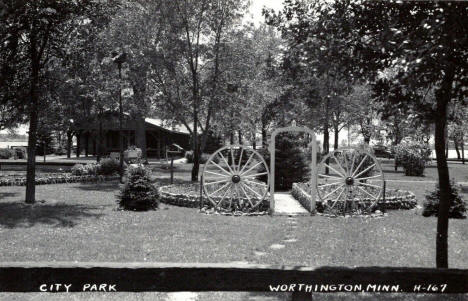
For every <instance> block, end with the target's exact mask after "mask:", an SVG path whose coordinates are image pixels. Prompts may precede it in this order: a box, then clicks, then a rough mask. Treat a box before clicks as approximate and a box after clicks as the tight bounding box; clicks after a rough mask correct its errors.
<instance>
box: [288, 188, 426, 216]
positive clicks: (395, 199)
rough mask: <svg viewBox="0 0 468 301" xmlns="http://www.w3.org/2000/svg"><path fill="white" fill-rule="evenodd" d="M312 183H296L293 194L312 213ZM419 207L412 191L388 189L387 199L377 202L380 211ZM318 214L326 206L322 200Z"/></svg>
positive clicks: (319, 201)
mask: <svg viewBox="0 0 468 301" xmlns="http://www.w3.org/2000/svg"><path fill="white" fill-rule="evenodd" d="M310 185H311V184H310V183H294V184H293V187H292V191H291V194H292V195H293V197H294V198H295V199H296V200H298V201H299V202H300V203H301V204H302V206H304V208H306V209H307V210H309V211H311V207H310V202H311V199H312V197H311V193H310V191H311V187H310ZM373 201H374V200H371V199H367V198H363V199H359V200H358V202H360V203H366V204H367V203H371V202H373ZM416 205H417V200H416V196H415V195H414V193H412V192H411V191H405V190H399V189H388V188H387V190H386V191H385V198H384V197H383V196H381V197H380V198H379V200H378V201H377V206H376V208H378V209H380V210H397V209H413V208H415V207H416ZM315 207H316V210H317V212H323V211H324V210H325V206H324V204H323V202H322V201H321V200H320V199H317V200H316V206H315Z"/></svg>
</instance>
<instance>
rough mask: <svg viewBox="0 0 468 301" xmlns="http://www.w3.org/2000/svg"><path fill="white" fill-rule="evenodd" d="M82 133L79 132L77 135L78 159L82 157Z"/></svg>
mask: <svg viewBox="0 0 468 301" xmlns="http://www.w3.org/2000/svg"><path fill="white" fill-rule="evenodd" d="M80 146H81V131H78V133H77V134H76V157H77V158H79V157H80V152H81V147H80Z"/></svg>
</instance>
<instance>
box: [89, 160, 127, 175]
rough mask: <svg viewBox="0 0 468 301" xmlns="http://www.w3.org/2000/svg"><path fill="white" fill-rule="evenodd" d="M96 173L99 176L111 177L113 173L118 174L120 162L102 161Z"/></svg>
mask: <svg viewBox="0 0 468 301" xmlns="http://www.w3.org/2000/svg"><path fill="white" fill-rule="evenodd" d="M124 168H125V165H124ZM96 171H97V173H98V174H100V175H105V176H109V175H113V174H114V173H118V172H119V171H120V162H119V161H117V160H115V159H112V158H106V159H102V160H101V162H100V163H99V167H98V168H97V170H96Z"/></svg>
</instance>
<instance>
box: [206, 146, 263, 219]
mask: <svg viewBox="0 0 468 301" xmlns="http://www.w3.org/2000/svg"><path fill="white" fill-rule="evenodd" d="M269 183H270V177H269V171H268V165H267V163H266V162H265V160H264V159H263V157H262V156H261V155H260V154H259V153H258V152H257V151H255V150H254V149H251V148H246V147H245V146H242V145H231V146H225V147H222V148H220V149H218V150H217V151H216V152H215V153H213V154H212V155H211V156H210V157H209V158H208V161H207V162H206V164H205V166H204V168H203V178H202V186H203V192H204V193H205V195H206V198H207V199H208V200H209V201H210V202H211V203H212V204H213V206H214V207H215V208H217V209H219V208H225V207H226V205H228V207H227V208H229V209H232V205H233V201H234V200H236V201H237V202H238V204H240V205H242V206H243V207H244V208H248V209H249V211H251V210H253V209H255V208H257V207H258V206H259V205H260V204H261V203H262V201H263V200H264V199H265V197H266V196H267V194H268V187H269Z"/></svg>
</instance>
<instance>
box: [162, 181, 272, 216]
mask: <svg viewBox="0 0 468 301" xmlns="http://www.w3.org/2000/svg"><path fill="white" fill-rule="evenodd" d="M159 197H160V200H161V202H162V203H166V204H170V205H175V206H181V207H189V208H200V207H203V208H204V210H205V211H206V212H207V213H208V211H207V209H211V208H213V207H214V206H213V204H212V203H211V202H210V200H208V199H207V198H206V196H205V195H203V198H201V197H200V184H174V185H167V186H161V187H160V188H159ZM211 198H212V199H213V200H214V201H215V202H218V201H220V200H221V198H222V196H212V197H211ZM229 205H231V208H229ZM249 206H250V203H249V201H248V199H247V198H232V199H231V200H230V199H229V196H226V197H225V199H224V201H223V204H222V206H221V208H220V209H221V210H230V211H245V212H247V211H249V209H250V208H249ZM269 206H270V202H269V201H268V198H267V199H265V200H263V201H262V203H261V204H260V205H259V206H257V208H255V211H260V212H266V211H267V210H268V208H269Z"/></svg>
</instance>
